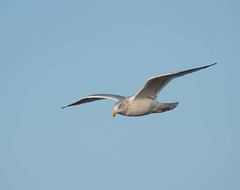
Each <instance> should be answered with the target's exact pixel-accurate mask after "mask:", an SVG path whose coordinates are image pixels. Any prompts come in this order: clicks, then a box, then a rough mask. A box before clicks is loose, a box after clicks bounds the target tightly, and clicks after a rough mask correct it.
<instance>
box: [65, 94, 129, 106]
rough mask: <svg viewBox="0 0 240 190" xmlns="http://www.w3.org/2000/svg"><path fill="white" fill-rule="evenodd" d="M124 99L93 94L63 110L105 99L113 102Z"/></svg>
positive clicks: (110, 95) (117, 96) (112, 95)
mask: <svg viewBox="0 0 240 190" xmlns="http://www.w3.org/2000/svg"><path fill="white" fill-rule="evenodd" d="M123 98H125V97H124V96H119V95H114V94H93V95H90V96H87V97H84V98H81V99H79V100H77V101H76V102H73V103H72V104H69V105H67V106H64V107H62V109H63V108H66V107H69V106H76V105H79V104H84V103H88V102H93V101H97V100H103V99H111V100H115V101H117V102H118V101H119V100H122V99H123Z"/></svg>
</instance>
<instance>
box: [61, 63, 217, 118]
mask: <svg viewBox="0 0 240 190" xmlns="http://www.w3.org/2000/svg"><path fill="white" fill-rule="evenodd" d="M215 64H217V63H214V64H211V65H207V66H204V67H199V68H195V69H189V70H185V71H179V72H174V73H168V74H163V75H159V76H155V77H151V78H150V79H148V81H147V82H146V84H145V85H144V86H143V87H142V88H141V90H140V91H139V92H138V93H137V94H136V95H134V96H130V97H124V96H119V95H114V94H94V95H90V96H87V97H84V98H81V99H79V100H77V101H76V102H74V103H72V104H69V105H67V106H65V107H62V108H66V107H69V106H75V105H79V104H83V103H87V102H92V101H97V100H102V99H111V100H115V101H117V103H116V104H115V105H114V107H113V109H114V113H113V117H114V116H115V115H116V114H121V115H126V116H142V115H147V114H151V113H162V112H166V111H169V110H173V109H174V108H176V107H177V105H178V102H174V103H160V102H158V101H156V98H157V94H158V93H159V92H160V91H161V90H162V89H163V88H164V87H165V86H166V85H167V84H168V83H169V82H170V81H171V80H172V79H174V78H177V77H180V76H183V75H186V74H189V73H193V72H196V71H199V70H201V69H205V68H207V67H210V66H213V65H215Z"/></svg>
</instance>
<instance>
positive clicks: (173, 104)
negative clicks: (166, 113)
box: [165, 102, 179, 110]
mask: <svg viewBox="0 0 240 190" xmlns="http://www.w3.org/2000/svg"><path fill="white" fill-rule="evenodd" d="M165 104H166V105H167V106H168V108H169V110H173V109H174V108H176V107H177V105H178V104H179V102H174V103H165Z"/></svg>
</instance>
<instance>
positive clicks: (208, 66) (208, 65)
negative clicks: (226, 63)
mask: <svg viewBox="0 0 240 190" xmlns="http://www.w3.org/2000/svg"><path fill="white" fill-rule="evenodd" d="M216 64H217V62H215V63H213V64H211V65H208V66H206V67H211V66H213V65H216Z"/></svg>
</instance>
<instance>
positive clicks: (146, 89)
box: [134, 63, 217, 99]
mask: <svg viewBox="0 0 240 190" xmlns="http://www.w3.org/2000/svg"><path fill="white" fill-rule="evenodd" d="M215 64H217V63H214V64H211V65H207V66H204V67H199V68H195V69H189V70H185V71H179V72H174V73H168V74H163V75H159V76H155V77H151V78H150V79H148V81H147V83H146V84H145V85H144V86H143V87H142V89H141V90H140V91H139V92H138V93H137V94H136V95H135V96H134V99H137V98H151V99H156V98H157V94H158V93H159V92H160V91H161V90H162V89H163V88H164V87H165V86H166V85H167V84H168V83H169V82H170V81H171V80H172V79H174V78H177V77H181V76H183V75H186V74H189V73H193V72H196V71H199V70H201V69H205V68H207V67H210V66H213V65H215Z"/></svg>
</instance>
